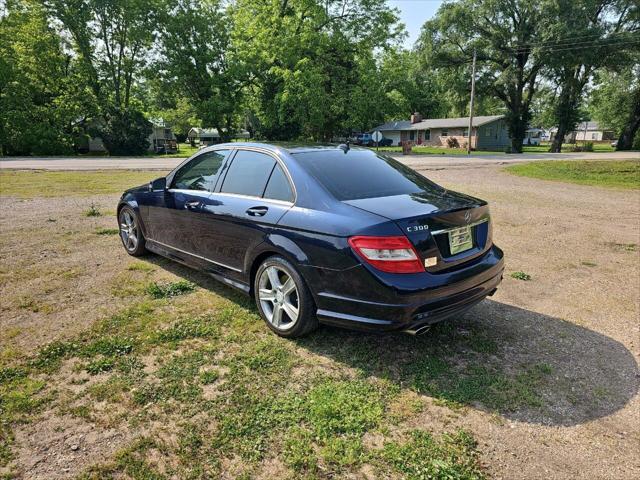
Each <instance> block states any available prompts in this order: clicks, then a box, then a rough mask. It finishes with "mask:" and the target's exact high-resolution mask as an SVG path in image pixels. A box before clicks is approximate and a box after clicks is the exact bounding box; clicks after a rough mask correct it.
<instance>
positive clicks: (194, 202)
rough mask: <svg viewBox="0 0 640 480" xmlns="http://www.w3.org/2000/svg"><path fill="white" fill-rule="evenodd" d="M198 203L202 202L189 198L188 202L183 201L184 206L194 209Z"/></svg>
mask: <svg viewBox="0 0 640 480" xmlns="http://www.w3.org/2000/svg"><path fill="white" fill-rule="evenodd" d="M200 205H202V202H200V200H191V201H190V202H184V208H187V209H189V210H195V209H196V208H198V207H199V206H200Z"/></svg>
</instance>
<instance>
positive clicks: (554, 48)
mask: <svg viewBox="0 0 640 480" xmlns="http://www.w3.org/2000/svg"><path fill="white" fill-rule="evenodd" d="M604 40H605V41H606V40H609V39H604ZM636 43H640V37H639V38H637V39H633V40H626V39H625V40H622V39H621V40H618V41H613V42H608V43H602V41H593V42H583V43H581V44H568V45H558V46H548V47H514V48H509V50H511V51H514V52H524V51H527V50H537V51H543V52H562V51H566V50H582V49H585V48H602V47H615V46H623V45H635V44H636Z"/></svg>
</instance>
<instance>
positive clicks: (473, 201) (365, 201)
mask: <svg viewBox="0 0 640 480" xmlns="http://www.w3.org/2000/svg"><path fill="white" fill-rule="evenodd" d="M344 203H346V204H348V205H351V206H353V207H357V208H360V209H362V210H366V211H367V212H371V213H375V214H376V215H380V216H382V217H385V218H388V219H389V220H401V219H405V218H411V217H421V216H424V215H430V214H434V213H441V212H451V211H456V210H466V209H469V208H474V207H479V206H482V205H486V202H485V201H483V200H479V199H477V198H474V197H471V196H469V195H464V194H462V193H458V192H452V191H450V190H439V191H438V190H434V191H432V192H427V191H423V192H419V193H410V194H404V195H393V196H391V197H376V198H362V199H359V200H345V201H344Z"/></svg>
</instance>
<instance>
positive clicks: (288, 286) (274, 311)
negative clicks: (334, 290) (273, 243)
mask: <svg viewBox="0 0 640 480" xmlns="http://www.w3.org/2000/svg"><path fill="white" fill-rule="evenodd" d="M290 282H292V283H290ZM253 292H254V298H255V301H256V305H257V307H258V311H259V312H260V316H261V317H262V319H263V320H264V321H265V323H266V324H267V326H268V327H269V328H270V329H271V330H272V331H273V332H275V333H276V334H277V335H279V336H281V337H285V338H297V337H302V336H304V335H307V334H309V333H311V332H313V331H314V330H316V329H317V328H318V319H317V318H316V314H315V313H316V312H315V310H316V308H315V302H314V301H313V297H312V296H311V292H310V291H309V288H308V287H307V285H306V283H305V281H304V279H303V278H302V276H301V275H300V274H299V273H298V271H297V269H296V268H295V267H294V266H293V265H292V264H291V262H289V261H288V260H287V259H285V258H284V257H281V256H279V255H276V256H273V257H269V258H267V259H266V260H265V261H264V262H262V264H261V265H260V266H259V267H258V270H257V272H256V275H255V278H254V282H253ZM294 313H296V314H297V315H296V318H295V319H292V317H293V314H294Z"/></svg>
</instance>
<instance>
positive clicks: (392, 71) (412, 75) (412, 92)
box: [380, 49, 450, 120]
mask: <svg viewBox="0 0 640 480" xmlns="http://www.w3.org/2000/svg"><path fill="white" fill-rule="evenodd" d="M418 52H420V49H418V50H416V51H413V50H403V49H389V50H387V51H386V52H385V53H384V55H383V59H382V66H381V69H380V76H381V77H382V81H383V85H384V91H385V92H386V97H387V98H386V102H385V105H384V106H385V117H386V119H387V120H395V119H403V118H409V116H410V115H411V114H412V113H414V112H420V113H421V114H422V115H423V116H424V117H432V118H437V117H440V116H446V115H447V114H448V113H449V110H450V105H449V102H448V99H447V98H446V97H445V95H446V94H445V91H446V89H444V88H442V85H441V84H440V82H439V80H440V79H439V77H438V76H437V73H438V72H434V71H433V70H432V69H431V68H429V67H428V66H426V65H425V64H424V63H421V60H423V58H421V55H420V54H419V53H418Z"/></svg>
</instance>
